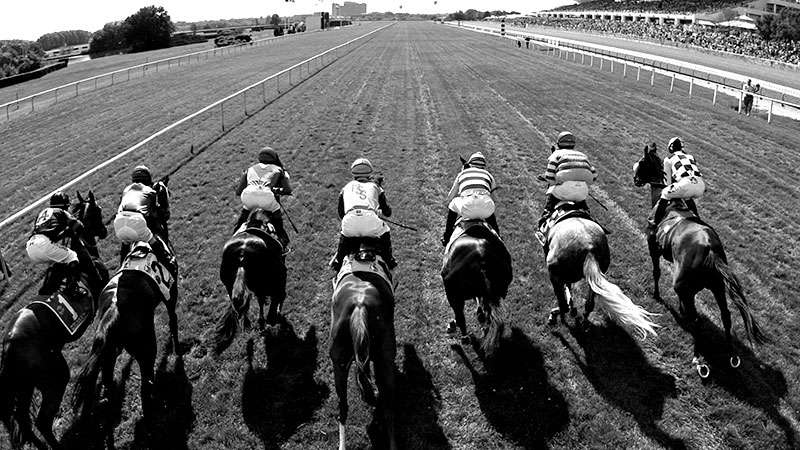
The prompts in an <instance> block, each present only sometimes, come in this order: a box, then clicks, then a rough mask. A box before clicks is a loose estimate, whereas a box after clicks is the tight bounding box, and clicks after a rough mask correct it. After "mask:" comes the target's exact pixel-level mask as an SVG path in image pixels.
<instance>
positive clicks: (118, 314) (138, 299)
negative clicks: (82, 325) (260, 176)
mask: <svg viewBox="0 0 800 450" xmlns="http://www.w3.org/2000/svg"><path fill="white" fill-rule="evenodd" d="M159 183H161V182H159ZM157 191H158V192H161V193H160V194H159V197H160V198H162V201H163V199H168V198H169V193H168V190H167V187H166V184H165V183H164V184H163V185H162V186H161V187H160V188H159V189H158V190H157ZM162 207H163V206H162ZM166 208H167V209H166V211H167V213H166V214H162V215H160V216H159V219H160V220H161V221H162V223H161V224H160V225H161V226H162V229H164V230H166V217H169V215H168V205H167V206H166ZM142 244H143V243H142ZM149 253H152V252H151V251H150V249H149V247H143V246H139V247H138V248H137V245H134V250H133V251H131V252H130V253H129V254H128V255H127V256H126V258H125V261H124V263H123V267H122V268H121V269H120V271H118V272H117V273H116V274H115V275H114V276H113V277H112V279H111V281H110V282H109V283H108V284H107V285H106V287H105V288H104V289H103V291H102V292H101V293H100V299H99V311H98V314H97V317H96V318H95V333H94V341H93V344H92V350H91V353H90V354H89V358H88V360H87V361H86V363H85V364H84V366H83V368H82V370H81V372H80V375H79V377H78V380H77V383H76V387H75V391H74V398H73V409H75V410H77V409H79V407H80V406H85V407H86V410H85V411H86V412H88V411H91V409H92V408H93V406H94V400H95V385H96V382H97V376H98V373H99V372H100V371H101V370H102V390H101V398H102V399H103V403H107V400H108V397H110V396H111V395H112V393H113V392H114V366H115V364H116V361H117V357H118V356H119V355H120V353H121V352H122V350H125V351H127V352H128V353H129V354H130V355H131V356H132V357H133V358H134V359H136V361H137V363H138V365H139V370H140V373H141V397H142V411H143V415H144V417H145V418H146V419H150V418H151V416H152V408H153V404H152V403H153V380H154V378H155V371H154V365H155V359H156V351H157V349H158V345H157V342H156V332H155V323H154V319H155V309H156V307H157V306H158V305H159V303H162V302H163V303H164V305H165V306H166V309H167V315H168V316H169V331H170V336H171V338H172V349H173V351H174V352H175V353H176V354H177V355H178V357H180V353H179V352H180V349H179V341H178V317H177V314H176V312H175V309H176V307H177V302H178V283H177V279H178V274H177V273H174V274H171V273H169V272H167V271H166V269H165V268H164V266H163V265H160V264H158V263H157V261H156V260H155V257H154V256H152V255H149ZM148 258H150V259H148ZM176 266H177V265H176ZM176 270H177V267H176ZM167 285H168V288H167V287H166V286H167ZM162 288H163V289H164V290H166V291H167V292H166V295H165V292H164V291H162ZM103 418H104V419H105V420H106V424H105V425H107V426H106V430H107V431H108V435H107V444H108V446H109V447H110V448H112V447H113V427H112V426H108V425H110V421H111V419H112V418H111V417H109V415H108V414H105V415H103Z"/></svg>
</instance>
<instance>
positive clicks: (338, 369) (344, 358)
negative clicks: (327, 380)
mask: <svg viewBox="0 0 800 450" xmlns="http://www.w3.org/2000/svg"><path fill="white" fill-rule="evenodd" d="M342 334H345V335H346V336H344V337H348V338H349V334H347V333H342ZM332 337H334V339H337V338H336V336H335V335H333V334H332ZM330 358H331V362H332V363H333V382H334V385H335V386H336V395H337V396H338V398H339V418H338V419H339V450H345V448H346V446H345V428H344V424H345V423H346V422H347V412H348V408H347V374H348V373H349V372H350V364H351V363H352V362H353V346H352V345H350V343H349V342H347V341H345V343H344V344H342V343H340V342H338V339H337V341H334V342H333V344H332V345H331V350H330Z"/></svg>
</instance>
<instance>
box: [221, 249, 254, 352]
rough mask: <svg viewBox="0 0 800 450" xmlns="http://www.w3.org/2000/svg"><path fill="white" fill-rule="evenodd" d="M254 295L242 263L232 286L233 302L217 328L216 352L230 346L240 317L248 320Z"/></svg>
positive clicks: (237, 328)
mask: <svg viewBox="0 0 800 450" xmlns="http://www.w3.org/2000/svg"><path fill="white" fill-rule="evenodd" d="M252 295H253V294H252V292H250V289H248V288H247V283H246V274H245V270H244V266H243V265H241V264H240V265H239V269H238V270H237V271H236V278H235V279H234V281H233V287H232V288H231V303H230V305H229V306H228V309H227V310H226V311H225V313H224V314H223V315H222V317H221V318H220V320H219V323H218V324H217V328H216V330H215V335H214V351H215V352H216V353H218V354H219V353H222V352H223V351H225V349H227V348H228V347H230V345H231V343H232V342H233V338H234V337H236V333H237V332H238V330H239V322H240V319H242V318H244V320H247V312H248V310H249V309H250V300H251V299H252Z"/></svg>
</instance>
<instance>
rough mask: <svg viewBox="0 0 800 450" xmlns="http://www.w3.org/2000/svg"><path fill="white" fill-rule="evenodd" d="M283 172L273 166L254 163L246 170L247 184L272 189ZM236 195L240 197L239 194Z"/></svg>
mask: <svg viewBox="0 0 800 450" xmlns="http://www.w3.org/2000/svg"><path fill="white" fill-rule="evenodd" d="M283 172H284V171H283V169H282V168H281V167H279V166H276V165H275V164H262V163H256V164H253V165H252V166H250V168H248V169H247V175H246V176H247V184H248V185H259V186H261V187H274V186H277V184H278V182H280V179H281V177H283ZM237 195H241V192H239V193H238V194H237Z"/></svg>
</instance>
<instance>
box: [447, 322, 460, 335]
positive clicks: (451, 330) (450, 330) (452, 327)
mask: <svg viewBox="0 0 800 450" xmlns="http://www.w3.org/2000/svg"><path fill="white" fill-rule="evenodd" d="M456 331H458V327H457V326H456V322H455V321H454V320H451V321H450V323H449V324H448V325H447V334H449V335H451V336H452V335H454V334H456Z"/></svg>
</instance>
